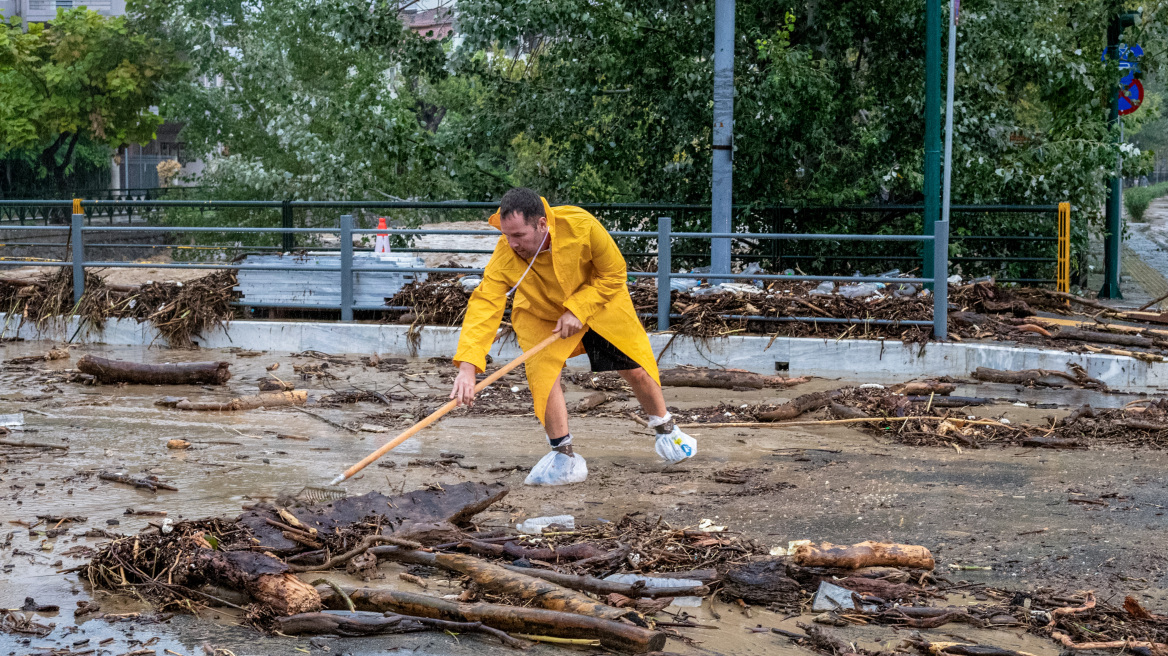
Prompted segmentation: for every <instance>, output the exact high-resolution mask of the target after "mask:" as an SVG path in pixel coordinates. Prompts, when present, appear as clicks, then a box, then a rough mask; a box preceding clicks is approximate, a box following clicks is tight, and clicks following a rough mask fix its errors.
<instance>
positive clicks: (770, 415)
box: [758, 390, 842, 421]
mask: <svg viewBox="0 0 1168 656" xmlns="http://www.w3.org/2000/svg"><path fill="white" fill-rule="evenodd" d="M841 392H842V390H834V391H831V392H814V393H812V394H804V395H803V396H797V397H795V398H793V399H791V400H790V401H788V402H786V403H784V404H783V405H780V406H779V407H777V408H775V409H774V410H770V411H767V412H761V413H759V415H758V418H759V419H760V420H761V421H783V420H786V419H794V418H795V417H798V416H799V415H801V414H803V413H805V412H811V411H812V410H819V409H820V408H826V407H827V406H829V405H831V402H832V401H834V400H835V398H836V397H837V396H839V395H840V393H841Z"/></svg>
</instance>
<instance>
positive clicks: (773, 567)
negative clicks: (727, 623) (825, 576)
mask: <svg viewBox="0 0 1168 656" xmlns="http://www.w3.org/2000/svg"><path fill="white" fill-rule="evenodd" d="M722 597H723V598H725V599H727V600H738V599H742V600H743V601H746V602H747V603H751V604H770V603H789V602H792V601H795V602H796V603H798V602H799V601H800V600H802V598H803V588H802V586H800V585H799V583H798V582H797V581H795V580H794V579H792V578H791V577H790V576H788V575H787V567H786V563H785V562H784V561H783V560H781V559H778V558H769V559H766V560H756V561H753V562H748V563H743V564H741V565H735V566H733V567H731V568H730V569H729V570H728V571H727V572H726V576H725V577H724V579H723V582H722Z"/></svg>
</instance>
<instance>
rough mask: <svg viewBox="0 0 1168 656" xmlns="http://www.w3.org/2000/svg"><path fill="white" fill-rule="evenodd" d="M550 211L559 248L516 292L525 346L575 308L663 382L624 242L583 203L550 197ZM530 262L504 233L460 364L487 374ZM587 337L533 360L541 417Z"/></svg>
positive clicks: (472, 306) (469, 313) (465, 330)
mask: <svg viewBox="0 0 1168 656" xmlns="http://www.w3.org/2000/svg"><path fill="white" fill-rule="evenodd" d="M543 209H544V212H545V213H546V215H547V220H548V233H549V237H550V239H551V248H550V249H549V250H548V251H547V252H544V253H542V254H540V255H537V256H536V261H535V264H534V265H532V267H531V271H530V272H529V273H528V274H527V277H526V278H524V279H523V282H522V283H521V284H520V285H519V289H517V290H515V303H514V304H513V306H512V310H511V325H512V326H513V327H514V329H515V336H516V337H517V338H518V340H519V347H520V348H522V349H523V350H524V351H526V350H528V349H530V348H531V347H533V346H535V345H536V344H538V343H540V342H541V341H543V340H544V339H546V338H547V336H548V335H550V334H552V330H553V329H554V328H555V326H556V322H557V321H559V319H560V317H561V316H562V315H563V314H564V311H565V310H571V311H572V314H574V315H576V318H578V319H579V320H580V323H582V324H584V328H585V330H594V331H596V332H597V333H598V334H599V335H600V336H601V337H603V338H605V339H607V340H608V341H610V342H612V344H613V345H614V346H616V347H617V348H618V349H620V350H621V351H622V352H623V353H624V354H625V355H627V356H629V357H630V358H632V359H633V361H635V362H636V363H637V364H639V365H641V366H642V367H644V368H645V371H647V372H649V375H650V376H652V377H653V380H656V381H657V382H658V383H660V382H661V380H660V378H659V376H658V373H657V362H656V360H655V359H654V358H653V349H652V347H651V346H650V345H649V336H648V335H646V334H645V329H644V327H642V326H641V322H640V321H639V320H638V319H637V312H636V310H634V309H633V300H632V298H630V297H629V290H628V286H627V285H626V281H627V273H626V269H625V259H624V257H623V256H622V255H621V253H620V249H618V248H617V245H616V242H615V241H613V239H612V237H611V236H610V235H609V234H608V231H607V230H605V229H604V226H602V225H601V224H600V221H597V220H596V217H594V216H592V215H591V214H589V213H588V212H586V211H584V210H582V209H580V208H579V207H571V206H563V207H554V208H553V207H549V206H548V203H547V201H546V200H544V201H543ZM490 224H491V225H493V226H495V228H499V213H498V212H495V214H493V215H491V218H490ZM549 255H550V258H549V257H548V256H549ZM527 265H528V262H527V261H525V260H524V259H523V258H521V257H519V255H517V254H516V253H515V251H513V250H511V246H510V245H509V244H508V243H507V237H506V236H500V237H499V242H498V243H497V244H496V245H495V252H494V254H492V255H491V261H490V262H488V263H487V268H486V270H485V272H484V273H483V281H482V282H481V283H480V284H479V286H478V289H476V290H475V291H474V293H473V294H471V297H470V303H469V304H468V305H467V308H466V316H465V317H464V318H463V320H462V333H461V334H460V336H459V339H458V352H457V353H455V355H454V361H455V362H456V363H458V362H469V363H471V364H473V365H474V366H475V369H476V370H477V371H478V372H479V373H482V371H483V369H484V367H486V355H487V351H489V350H490V348H491V344H492V343H493V342H494V341H495V335H496V334H497V333H498V330H499V322H500V321H501V320H502V318H503V310H504V308H505V306H506V305H507V292H508V291H510V290H511V288H512V287H513V286H514V285H515V283H517V282H519V278H520V276H522V275H523V272H524V270H525V269H527ZM583 337H584V331H583V330H582V331H580V332H578V333H576V334H575V335H573V336H571V337H569V338H567V339H561V340H557V341H556V342H555V343H554V344H552V345H551V346H549V347H547V348H545V349H544V350H542V351H540V352H539V353H537V354H535V355H534V356H532V358H531V359H530V360H528V361H527V362H526V364H525V367H526V370H527V382H528V384H529V385H530V387H531V394H532V397H533V398H534V405H535V416H536V417H538V418H539V420H540V422H541V423H542V422H543V417H544V409H545V408H546V407H547V399H548V394H550V393H551V390H552V385H553V384H555V382H556V379H557V378H558V377H559V375H560V372H561V371H562V370H563V368H564V362H565V361H566V360H567V359H568V358H570V357H573V356H576V355H581V354H583V353H584V347H583V345H582V344H581V343H580V340H581V339H583Z"/></svg>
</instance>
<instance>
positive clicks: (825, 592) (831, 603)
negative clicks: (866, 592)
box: [811, 581, 879, 613]
mask: <svg viewBox="0 0 1168 656" xmlns="http://www.w3.org/2000/svg"><path fill="white" fill-rule="evenodd" d="M853 594H854V593H853V592H852V591H851V590H848V589H847V588H841V587H840V586H838V585H833V584H831V583H828V582H827V581H820V582H819V589H818V590H816V591H815V597H813V598H812V599H811V610H812V611H815V612H824V611H830V610H855V609H856V602H855V601H854V600H853V599H852V595H853ZM878 609H879V608H878V607H877V606H876V604H864V606H863V608H862V609H861V610H863V611H864V612H865V613H875V612H876V611H877V610H878Z"/></svg>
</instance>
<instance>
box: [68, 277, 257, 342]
mask: <svg viewBox="0 0 1168 656" xmlns="http://www.w3.org/2000/svg"><path fill="white" fill-rule="evenodd" d="M237 284H239V283H238V281H237V280H236V277H235V272H234V271H217V272H215V273H212V274H209V275H206V276H203V277H201V278H196V279H194V280H189V281H187V282H185V283H177V282H152V283H149V284H146V285H142V286H141V287H139V288H138V289H137V291H136V292H132V293H131V294H130V298H131V299H132V300H134V301H135V303H134V307H133V308H132V309H130V314H128V316H130V317H132V318H134V319H137V320H138V321H149V322H150V323H152V324H153V325H154V327H155V328H156V329H157V330H158V332H159V333H160V334H161V335H162V336H163V337H165V338H166V341H167V342H168V343H169V344H170V345H171V346H175V347H188V346H191V345H192V344H193V340H192V338H193V337H197V336H199V335H202V334H204V333H206V332H207V331H209V330H212V329H214V328H216V327H220V326H222V325H224V324H225V323H226V322H227V320H228V319H229V318H230V317H232V316H233V312H234V308H233V307H232V305H231V304H232V303H233V302H234V301H236V300H237V299H238V298H239V294H238V293H236V292H235V291H234V290H233V288H234V287H235V286H236V285H237ZM86 291H87V292H88V288H87V289H86Z"/></svg>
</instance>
